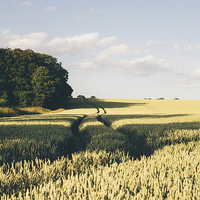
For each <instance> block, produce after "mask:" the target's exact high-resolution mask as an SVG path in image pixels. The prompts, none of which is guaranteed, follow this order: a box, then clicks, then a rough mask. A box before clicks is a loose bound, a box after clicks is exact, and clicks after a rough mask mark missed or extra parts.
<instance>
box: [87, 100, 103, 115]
mask: <svg viewBox="0 0 200 200" xmlns="http://www.w3.org/2000/svg"><path fill="white" fill-rule="evenodd" d="M83 100H84V102H85V103H86V104H88V105H90V106H92V107H94V108H96V109H97V115H98V116H102V115H104V114H106V110H105V108H104V107H102V106H100V105H98V104H96V103H93V102H91V101H89V100H88V99H87V98H83ZM100 109H102V110H103V114H101V115H100V114H99V113H100Z"/></svg>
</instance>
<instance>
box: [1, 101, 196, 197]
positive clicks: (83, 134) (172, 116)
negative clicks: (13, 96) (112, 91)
mask: <svg viewBox="0 0 200 200" xmlns="http://www.w3.org/2000/svg"><path fill="white" fill-rule="evenodd" d="M90 101H91V102H95V103H96V104H99V105H100V106H102V107H104V108H105V109H106V112H107V113H106V114H105V115H102V116H101V117H97V114H96V109H95V108H93V107H91V106H89V105H86V104H84V102H83V101H82V100H81V99H73V100H71V102H70V101H69V109H67V110H65V111H62V112H60V113H56V114H43V115H29V116H17V117H3V118H0V153H1V154H0V155H1V157H0V158H1V161H2V164H1V166H0V182H1V185H0V197H1V199H7V200H10V199H45V200H46V199H91V200H93V199H110V200H113V199H114V200H115V199H127V200H128V199H141V200H142V199H152V200H157V199H170V200H171V199H177V200H178V199H196V200H198V199H200V181H199V180H200V101H189V100H148V99H144V100H138V99H133V100H131V99H91V100H90ZM101 113H102V114H103V112H102V111H101V112H100V114H101ZM77 141H78V142H77ZM70 144H73V145H77V146H76V148H75V150H74V151H73V152H72V154H71V157H69V156H67V153H69V152H70V150H69V148H66V147H67V145H70ZM20 145H21V146H20ZM59 145H62V148H58V147H59ZM80 147H81V148H80ZM23 148H24V149H23ZM63 151H64V152H65V154H62V153H63ZM11 152H12V155H11ZM41 152H43V153H44V154H45V155H46V157H45V158H43V157H42V156H41V158H40V157H38V156H39V155H40V154H41ZM17 153H18V154H17ZM15 156H18V157H15ZM15 158H16V159H15ZM28 158H31V159H28ZM17 159H18V160H17ZM6 160H8V161H9V162H6Z"/></svg>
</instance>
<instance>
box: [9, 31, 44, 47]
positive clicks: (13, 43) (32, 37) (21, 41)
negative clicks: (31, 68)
mask: <svg viewBox="0 0 200 200" xmlns="http://www.w3.org/2000/svg"><path fill="white" fill-rule="evenodd" d="M46 37H47V34H46V33H41V32H40V33H30V34H28V35H23V36H20V35H11V36H9V37H8V38H7V40H8V43H7V44H8V46H9V47H10V48H22V49H36V50H39V49H40V47H41V44H43V42H44V40H45V38H46Z"/></svg>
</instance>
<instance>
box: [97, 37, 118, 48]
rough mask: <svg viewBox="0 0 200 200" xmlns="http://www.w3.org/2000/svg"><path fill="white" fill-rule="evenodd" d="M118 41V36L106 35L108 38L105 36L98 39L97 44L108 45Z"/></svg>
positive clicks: (100, 45)
mask: <svg viewBox="0 0 200 200" xmlns="http://www.w3.org/2000/svg"><path fill="white" fill-rule="evenodd" d="M116 41H117V37H115V36H112V37H106V38H103V39H101V40H99V41H97V46H99V47H106V46H108V45H110V44H114V43H116Z"/></svg>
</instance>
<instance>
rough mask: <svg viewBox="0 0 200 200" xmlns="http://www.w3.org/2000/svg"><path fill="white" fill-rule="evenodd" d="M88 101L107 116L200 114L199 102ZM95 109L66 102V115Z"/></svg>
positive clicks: (74, 100)
mask: <svg viewBox="0 0 200 200" xmlns="http://www.w3.org/2000/svg"><path fill="white" fill-rule="evenodd" d="M89 101H91V102H94V103H96V104H97V105H99V106H102V107H104V108H105V110H106V112H107V114H109V115H119V114H120V115H129V114H145V115H148V114H150V115H152V114H156V115H162V114H164V115H166V114H200V100H148V99H92V98H90V99H89ZM95 112H96V109H95V108H93V107H91V106H90V105H87V104H86V103H85V102H84V101H83V99H81V98H73V99H70V100H69V102H68V110H66V111H64V113H66V114H93V113H95Z"/></svg>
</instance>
